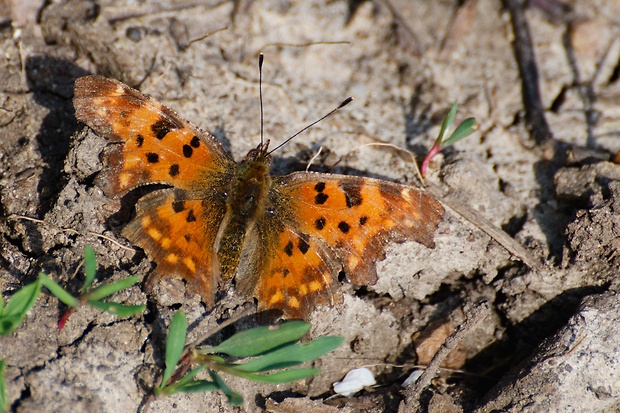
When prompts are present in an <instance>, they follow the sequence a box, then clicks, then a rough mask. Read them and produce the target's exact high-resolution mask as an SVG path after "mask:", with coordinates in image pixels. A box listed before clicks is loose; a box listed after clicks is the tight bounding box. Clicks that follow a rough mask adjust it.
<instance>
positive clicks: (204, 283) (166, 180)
mask: <svg viewBox="0 0 620 413" xmlns="http://www.w3.org/2000/svg"><path fill="white" fill-rule="evenodd" d="M74 106H75V108H76V117H77V119H78V120H80V121H82V122H84V123H85V124H87V125H88V126H89V127H91V128H92V129H93V130H94V131H95V132H97V133H98V134H99V135H101V136H104V137H106V138H107V139H108V140H109V141H110V142H112V144H111V145H109V147H108V148H107V149H106V150H105V152H104V156H103V160H104V169H103V170H102V172H101V173H100V174H99V176H98V177H97V180H96V182H97V184H98V185H99V186H100V187H101V188H102V189H103V190H104V192H105V193H106V194H107V195H109V196H112V197H119V196H123V195H124V194H126V193H127V192H129V191H130V190H132V189H134V188H136V187H138V186H141V185H147V184H154V183H158V184H165V185H167V186H169V188H165V189H161V190H157V191H154V192H152V193H150V194H148V195H146V196H144V197H142V198H141V199H140V200H139V202H138V204H137V205H136V217H135V218H134V219H133V220H132V221H131V222H130V223H129V224H128V225H127V226H126V227H125V228H124V230H123V235H124V236H125V237H126V238H127V239H129V240H130V241H131V242H132V243H134V244H136V245H138V246H140V247H141V248H143V249H144V251H145V252H146V254H147V255H148V257H149V258H150V259H151V260H152V261H154V262H156V263H157V267H156V268H155V270H154V272H153V274H152V275H151V277H150V281H149V282H150V283H152V282H154V281H156V280H158V279H160V278H164V277H170V276H175V275H176V276H181V277H182V278H184V279H185V280H187V281H188V282H189V283H190V285H192V286H193V287H195V288H196V289H197V291H198V292H200V293H201V295H202V297H203V299H204V301H205V302H206V303H207V305H209V306H212V305H213V304H214V297H215V294H216V292H217V289H218V286H219V284H220V282H221V281H225V282H226V281H228V280H230V279H232V278H235V282H236V286H237V289H238V290H239V291H240V292H241V293H243V294H245V295H246V296H248V297H251V296H253V297H255V298H257V300H258V304H259V307H260V308H263V309H281V310H283V312H284V314H285V316H287V317H292V318H305V317H307V316H308V314H309V312H310V311H311V310H312V309H313V308H314V307H316V306H317V305H319V304H325V303H328V304H333V303H335V302H337V301H338V300H339V297H340V295H339V293H338V288H337V286H336V284H337V278H338V275H339V274H340V273H341V272H344V273H345V275H346V276H347V277H348V278H349V280H350V281H351V282H353V283H354V284H357V285H370V284H373V283H374V282H375V281H376V269H375V266H376V263H377V261H379V260H381V259H383V258H384V255H385V248H386V246H387V245H388V244H389V243H390V242H402V241H406V240H413V241H417V242H419V243H422V244H424V245H426V246H428V247H433V246H434V243H433V234H434V232H435V230H436V228H437V226H438V224H439V221H440V220H441V218H442V217H443V208H442V207H441V205H440V204H439V203H438V202H437V201H436V200H435V199H434V198H432V197H430V196H429V195H427V194H426V193H424V192H423V191H422V190H419V189H417V188H413V187H410V186H405V185H400V184H396V183H392V182H388V181H383V180H378V179H371V178H361V177H355V176H345V175H335V174H322V173H312V172H295V173H292V174H290V175H287V176H272V175H270V174H269V166H270V163H271V157H270V155H269V152H268V151H267V145H268V143H266V144H260V145H259V146H258V147H257V148H256V149H253V150H251V151H250V152H249V153H248V155H247V156H246V158H245V159H244V160H243V161H241V162H240V163H236V162H235V161H234V160H233V159H232V158H231V157H230V156H229V155H228V154H227V153H226V151H225V150H224V148H223V147H222V145H221V144H220V143H219V142H218V141H217V140H216V139H215V138H214V137H213V136H211V135H209V134H208V133H205V132H203V131H201V130H199V129H198V128H196V127H195V126H194V125H192V124H191V123H189V122H187V121H185V120H183V119H181V118H180V117H179V116H177V115H176V114H175V113H174V112H173V111H172V110H170V109H168V108H166V107H165V106H163V105H161V104H159V103H157V102H155V101H154V100H152V99H151V98H149V97H147V96H145V95H143V94H141V93H140V92H138V91H137V90H134V89H132V88H130V87H129V86H127V85H124V84H123V83H121V82H118V81H115V80H112V79H107V78H104V77H101V76H86V77H82V78H80V79H78V80H77V81H76V85H75V96H74Z"/></svg>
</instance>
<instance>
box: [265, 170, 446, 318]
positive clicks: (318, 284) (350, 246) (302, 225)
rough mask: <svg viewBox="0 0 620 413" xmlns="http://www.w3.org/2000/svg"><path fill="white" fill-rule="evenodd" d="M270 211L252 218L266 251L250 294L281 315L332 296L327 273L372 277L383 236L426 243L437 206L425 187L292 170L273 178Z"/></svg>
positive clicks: (364, 281) (363, 281)
mask: <svg viewBox="0 0 620 413" xmlns="http://www.w3.org/2000/svg"><path fill="white" fill-rule="evenodd" d="M270 202H271V206H270V208H268V210H269V211H271V213H269V214H266V215H265V216H264V217H263V219H262V220H261V221H259V223H258V228H260V229H261V231H262V235H261V236H262V239H263V241H262V244H263V245H266V246H267V248H268V249H269V250H270V251H273V253H272V254H270V255H269V254H267V252H266V251H263V253H264V254H266V257H267V259H265V261H264V262H263V263H262V265H261V268H259V271H258V274H259V276H258V278H257V283H256V285H255V287H254V288H255V295H256V296H257V298H258V300H259V304H260V305H261V307H263V308H279V309H282V310H284V311H285V313H286V314H287V315H288V316H293V317H294V316H299V315H302V316H303V315H304V314H307V313H308V312H309V311H311V310H312V309H313V308H314V306H316V305H317V304H321V303H323V302H326V301H333V300H337V299H338V297H336V296H335V295H334V292H335V286H334V280H335V279H336V277H337V275H338V273H339V272H340V271H342V270H344V272H345V274H346V275H347V277H348V278H349V279H350V280H351V282H353V283H354V284H357V285H372V284H374V283H375V282H376V279H377V275H376V262H377V261H379V260H381V259H383V258H384V257H385V248H386V246H387V244H388V243H389V242H402V241H405V240H413V241H417V242H419V243H421V244H423V245H425V246H427V247H430V248H433V247H434V242H433V236H434V232H435V230H436V229H437V226H438V225H439V222H440V221H441V219H442V217H443V213H444V209H443V208H442V206H441V205H440V204H439V202H438V201H437V200H435V199H434V198H432V197H431V196H429V195H427V194H426V193H425V192H424V191H422V190H420V189H417V188H414V187H410V186H406V185H400V184H396V183H392V182H387V181H383V180H378V179H370V178H361V177H353V176H344V175H331V174H318V173H303V172H300V173H294V174H291V175H288V176H286V177H277V178H274V182H273V185H272V190H271V194H270Z"/></svg>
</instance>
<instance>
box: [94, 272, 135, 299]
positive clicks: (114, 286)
mask: <svg viewBox="0 0 620 413" xmlns="http://www.w3.org/2000/svg"><path fill="white" fill-rule="evenodd" d="M139 280H140V278H139V277H138V276H136V275H134V276H133V277H127V278H124V279H122V280H118V281H116V282H113V283H111V284H101V285H100V286H99V287H97V288H95V289H93V290H92V291H90V292H89V293H88V294H86V295H85V298H86V299H87V300H88V301H99V300H101V299H103V298H105V297H109V296H110V295H112V294H114V293H117V292H118V291H121V290H124V289H126V288H129V287H131V286H132V285H134V284H136V283H137V282H138V281H139Z"/></svg>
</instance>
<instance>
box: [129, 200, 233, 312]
mask: <svg viewBox="0 0 620 413" xmlns="http://www.w3.org/2000/svg"><path fill="white" fill-rule="evenodd" d="M136 209H137V214H136V217H135V218H134V219H133V220H132V221H131V222H130V223H129V224H128V225H127V226H126V227H125V228H124V229H123V235H124V236H125V237H126V238H127V239H128V240H129V241H131V242H132V243H133V244H135V245H138V246H139V247H141V248H142V249H144V251H145V252H146V253H147V255H148V256H149V258H150V259H151V260H152V261H155V262H156V263H157V267H156V268H155V270H154V271H153V273H152V274H151V276H150V278H149V283H150V284H152V283H154V282H155V281H157V280H159V279H162V278H166V277H172V276H175V275H181V276H182V277H183V278H184V279H185V280H187V281H188V282H189V283H190V284H191V285H192V286H193V288H195V289H196V290H197V291H198V292H199V293H200V294H201V295H202V297H203V298H204V299H205V302H206V303H207V304H208V305H209V306H210V307H211V306H213V303H214V294H215V292H216V288H217V284H218V280H219V268H218V263H217V258H216V255H215V252H214V239H215V238H216V236H217V232H218V229H219V224H220V222H221V221H222V218H223V216H224V214H225V211H226V206H225V203H224V201H223V199H217V198H212V199H190V198H188V193H187V192H185V191H182V190H179V189H173V188H169V189H163V190H159V191H155V192H152V193H150V194H148V195H146V196H144V197H143V198H141V199H140V201H139V202H138V204H137V207H136Z"/></svg>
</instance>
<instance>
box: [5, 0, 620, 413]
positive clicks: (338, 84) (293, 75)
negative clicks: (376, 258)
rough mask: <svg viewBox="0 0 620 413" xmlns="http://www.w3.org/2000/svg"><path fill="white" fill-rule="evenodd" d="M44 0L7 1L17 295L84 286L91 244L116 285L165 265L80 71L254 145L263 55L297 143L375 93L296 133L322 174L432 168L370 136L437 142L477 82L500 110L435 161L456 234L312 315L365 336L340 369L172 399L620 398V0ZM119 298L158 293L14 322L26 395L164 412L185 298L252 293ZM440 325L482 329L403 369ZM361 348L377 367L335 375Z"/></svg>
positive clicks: (172, 287)
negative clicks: (416, 377) (27, 289)
mask: <svg viewBox="0 0 620 413" xmlns="http://www.w3.org/2000/svg"><path fill="white" fill-rule="evenodd" d="M40 3H41V2H40V1H39V2H38V1H28V2H19V1H13V2H12V1H7V0H5V1H3V2H0V42H1V47H0V50H1V51H2V53H1V54H0V84H1V85H2V87H1V88H0V182H1V185H0V217H1V219H0V280H1V284H0V287H1V289H2V293H3V297H4V299H5V300H6V299H7V298H8V297H10V296H11V294H12V293H13V292H14V291H15V290H16V289H17V288H19V287H20V286H22V285H24V284H25V283H28V282H30V281H32V280H33V279H34V278H35V277H36V276H37V274H38V273H39V272H40V271H41V270H43V271H46V272H47V273H48V274H51V275H52V276H53V277H54V278H55V279H57V280H58V281H59V282H61V283H63V284H64V285H66V286H67V287H68V288H69V289H73V290H74V291H75V290H77V289H78V288H79V285H80V282H81V274H78V275H77V276H76V275H74V274H75V273H76V269H78V267H79V265H80V260H81V257H82V251H83V248H84V246H85V245H92V246H93V247H94V249H95V251H96V253H97V258H98V264H99V273H98V280H99V281H102V280H110V279H111V280H115V279H121V278H125V277H127V276H129V275H134V274H137V275H139V276H140V277H146V276H147V274H148V273H149V271H150V270H151V268H152V263H151V262H150V261H149V260H148V259H147V258H146V257H145V255H144V253H143V252H142V251H141V250H138V249H133V248H131V245H130V244H129V243H128V242H127V240H125V239H124V238H123V237H122V236H121V235H120V229H121V228H122V227H123V225H124V224H126V223H127V222H128V220H129V219H130V217H131V213H132V211H133V205H134V204H135V201H136V199H135V198H133V199H123V200H113V199H109V198H106V197H105V196H104V195H103V193H102V191H101V190H100V189H99V188H98V187H97V186H95V185H94V177H95V176H96V174H97V172H98V171H99V170H100V169H101V167H102V165H101V161H100V157H99V156H100V154H101V152H102V150H103V148H104V147H105V145H106V142H105V140H103V139H102V138H100V137H98V136H96V135H95V134H93V133H92V132H91V131H88V130H86V129H84V128H83V125H81V124H79V123H78V122H77V121H76V119H75V115H74V110H73V107H72V103H71V97H72V95H73V83H74V81H75V79H76V78H78V77H80V76H83V75H86V74H89V73H98V74H103V75H106V76H110V77H114V78H117V79H120V80H122V81H124V82H126V83H128V84H130V85H132V86H134V87H137V88H139V89H140V90H142V91H144V92H146V93H148V94H150V95H151V96H153V97H154V98H155V99H156V100H158V101H160V102H162V103H164V104H166V105H167V106H169V107H171V108H173V109H174V110H175V111H177V112H178V113H179V114H181V115H182V116H183V117H184V118H186V119H189V120H191V121H192V122H193V123H195V124H197V125H198V126H200V127H201V128H202V129H205V130H208V131H211V132H212V133H213V134H214V135H215V136H216V137H217V138H218V139H220V140H221V141H222V142H223V143H224V145H225V147H226V148H227V150H229V151H230V153H231V154H232V155H233V156H234V157H235V159H237V160H238V159H240V158H242V157H243V156H244V155H245V154H246V153H247V151H248V150H249V149H251V148H253V147H255V146H256V145H257V143H258V141H259V125H260V123H259V114H260V106H259V104H258V70H257V56H258V54H259V53H261V52H262V53H264V55H265V64H264V86H263V94H264V109H265V135H266V136H267V137H268V138H269V139H271V140H272V142H281V141H282V140H283V139H285V138H286V137H288V136H290V135H291V134H292V133H294V132H296V131H297V130H299V129H300V128H301V127H303V126H305V125H306V124H307V123H308V122H310V121H312V120H315V119H317V118H319V117H320V116H322V115H323V114H325V113H326V112H327V111H329V110H330V109H332V108H333V107H335V106H337V105H338V104H339V103H340V102H341V101H342V100H343V99H344V98H345V97H347V96H353V97H354V99H355V100H354V101H353V103H352V104H350V105H349V106H347V107H346V108H345V109H344V110H342V111H340V112H339V113H338V114H337V115H335V116H333V117H331V118H329V119H327V120H325V121H323V122H321V123H320V124H318V125H317V126H315V127H314V128H312V129H311V130H309V131H308V132H306V133H304V134H303V135H301V136H300V137H298V138H297V139H296V140H295V141H293V142H292V143H290V144H289V145H287V146H285V147H283V148H282V149H281V150H279V151H278V152H277V154H276V159H275V163H274V166H273V169H274V173H278V174H286V173H290V172H293V171H296V170H303V169H304V168H305V167H306V165H307V164H308V162H309V161H310V159H311V158H313V156H314V155H315V154H316V153H317V152H318V151H319V148H322V149H321V152H320V154H319V156H318V157H316V159H314V160H313V164H312V166H311V169H312V170H318V171H331V172H337V173H346V174H355V175H361V176H373V177H380V178H383V179H388V180H393V181H397V182H401V183H408V184H415V183H416V179H415V174H414V173H413V172H412V171H413V167H412V163H411V159H410V158H409V157H408V156H407V155H406V154H404V152H402V151H397V150H395V149H393V148H385V147H377V146H368V145H366V144H370V143H390V144H392V145H395V146H397V147H400V148H404V149H406V150H409V151H412V152H414V153H416V154H417V156H418V159H421V157H422V156H423V155H424V154H425V153H426V151H428V150H429V148H430V147H431V146H432V142H433V140H434V138H435V137H436V136H437V133H438V131H439V127H440V124H441V120H442V118H443V116H444V115H445V114H446V113H447V110H448V109H449V107H450V105H451V104H452V103H453V102H455V101H456V102H458V103H459V105H460V106H459V112H458V116H457V121H460V120H463V119H465V118H466V117H471V116H473V117H475V118H476V119H477V121H478V122H479V124H480V131H479V132H477V133H476V134H475V135H473V136H471V137H469V138H468V139H466V140H464V141H461V142H459V143H457V144H456V145H455V146H454V147H450V148H447V149H446V150H445V151H444V153H443V154H441V155H440V156H438V157H437V158H436V159H435V160H434V161H433V163H432V165H431V173H430V176H429V178H428V181H429V183H430V184H431V185H432V188H434V189H433V191H434V192H433V193H434V194H435V195H436V196H437V197H439V199H440V200H441V201H442V202H443V203H444V205H445V206H446V210H447V212H446V216H445V218H444V220H443V222H442V223H441V224H440V227H439V229H438V231H437V233H436V236H435V243H436V248H435V249H427V248H425V247H424V246H421V245H419V244H416V243H412V242H409V243H404V244H395V245H390V246H389V248H388V249H387V254H386V259H385V260H384V261H381V262H380V263H379V264H378V273H379V281H378V282H377V284H376V285H374V286H370V287H363V288H356V287H354V286H351V285H349V284H347V283H346V282H345V283H344V284H343V287H342V288H343V291H344V300H343V303H342V304H340V305H338V306H336V307H320V308H319V309H318V310H316V311H315V312H314V313H313V314H312V316H311V318H310V321H311V322H312V330H311V334H310V336H311V337H317V336H320V335H341V336H344V337H345V344H344V345H342V346H341V347H340V348H338V349H337V350H336V351H334V352H333V353H330V354H329V355H327V356H325V357H323V358H321V359H320V360H318V361H317V362H315V363H314V365H315V366H316V367H318V368H320V369H321V370H322V373H321V374H320V375H318V376H317V377H316V378H314V379H312V380H308V381H303V382H297V383H293V384H287V385H277V386H273V385H265V384H255V383H251V382H247V381H244V380H240V379H235V378H230V377H227V376H226V377H225V379H226V380H227V383H228V384H229V385H230V386H231V387H232V388H233V389H234V390H236V391H238V392H239V393H241V394H242V395H243V396H244V399H245V402H244V404H243V406H242V407H241V408H233V407H230V406H228V405H227V404H226V400H225V397H223V395H222V394H220V393H200V394H189V395H178V396H174V397H170V398H163V399H158V400H156V401H154V402H152V403H151V404H150V405H149V406H148V411H149V412H170V411H179V412H181V411H207V412H210V411H221V412H229V411H248V412H257V411H269V412H295V411H302V409H304V410H306V411H313V412H314V411H317V412H336V411H342V412H357V411H367V412H410V411H429V412H461V411H465V412H471V411H476V412H490V411H507V412H515V411H531V412H541V411H557V412H566V411H576V412H594V411H606V412H609V411H620V329H618V327H617V326H618V325H619V322H620V300H619V299H618V291H619V288H618V282H617V274H618V267H619V264H620V256H619V255H618V250H619V246H620V237H619V234H620V215H619V212H620V166H618V165H617V163H614V157H616V154H617V153H618V152H619V151H620V139H618V138H619V137H620V136H619V134H620V110H619V106H618V104H617V102H618V100H619V99H620V40H619V38H618V32H619V29H620V21H619V20H618V16H620V3H619V2H617V1H616V0H572V1H571V0H565V1H564V2H560V1H559V0H536V1H534V0H532V1H530V2H529V4H528V6H529V7H528V8H527V9H526V10H525V12H524V13H520V12H519V10H514V9H512V8H511V5H512V4H513V3H518V2H516V1H512V0H507V1H506V2H505V4H504V3H502V2H500V1H493V0H469V1H447V0H444V1H433V2H430V1H412V0H391V1H390V2H387V1H380V0H376V1H359V0H358V1H356V0H350V1H349V2H346V1H314V0H313V1H297V2H296V1H287V0H271V1H269V0H267V1H250V0H239V1H215V0H214V1H201V2H177V1H158V2H155V1H144V2H133V1H118V0H106V1H103V0H102V1H97V2H94V1H80V0H70V1H52V2H45V3H46V5H45V6H44V7H43V8H41V4H40ZM528 28H529V30H527V29H528ZM524 30H525V31H524ZM524 33H525V34H524ZM528 33H529V40H531V43H530V42H529V41H528V36H527V34H528ZM530 46H533V48H532V47H530ZM528 52H529V53H530V57H529V60H528ZM531 53H533V54H531ZM341 158H343V160H342V162H339V163H338V164H337V165H335V164H336V162H337V161H338V160H339V159H341ZM616 159H617V158H616ZM471 210H474V212H472V211H471ZM119 211H120V212H119ZM33 219H34V220H33ZM472 221H473V222H472ZM485 224H490V225H487V226H485ZM485 228H495V230H496V232H495V233H494V232H493V231H486V232H485V231H483V229H485ZM489 232H490V233H491V234H492V236H491V235H489ZM493 234H495V235H493ZM497 234H500V235H497ZM501 234H504V237H506V235H507V238H508V240H507V241H502V238H501ZM510 242H512V243H513V244H512V245H513V246H512V247H511V246H510V245H511V244H510ZM519 248H521V250H520V249H519ZM115 299H116V300H117V301H121V302H124V303H128V304H137V303H145V302H146V303H148V304H147V311H146V312H145V313H144V314H143V315H142V316H140V317H133V318H129V319H117V318H115V317H113V316H110V315H107V314H102V313H100V312H99V311H96V310H94V309H90V308H81V309H79V311H77V312H76V313H75V314H73V315H72V317H71V318H70V319H69V323H68V325H67V327H66V328H65V329H64V330H62V331H60V332H59V331H57V329H56V327H55V326H56V323H57V321H58V319H59V317H60V315H61V314H62V313H63V312H64V311H65V307H64V306H63V305H61V304H59V302H58V300H57V299H55V298H54V297H52V296H49V295H47V294H44V295H43V296H42V297H41V298H40V299H39V301H38V302H37V304H36V305H35V307H34V308H33V309H32V311H31V312H30V314H29V316H28V317H27V319H26V320H25V322H24V324H23V325H22V326H21V328H19V329H18V330H17V331H16V332H15V333H14V334H13V335H11V336H7V337H1V338H0V358H1V359H4V360H6V362H7V364H8V368H7V388H8V395H9V399H10V403H11V410H12V411H16V412H35V411H36V412H43V411H45V412H55V411H66V410H67V409H69V408H70V409H71V411H76V412H81V411H84V412H86V411H87V412H119V411H123V412H135V411H141V409H142V407H141V403H142V402H143V400H144V398H145V397H146V395H147V394H148V389H149V388H151V387H152V386H153V385H155V384H157V383H158V382H157V380H158V379H159V377H160V374H161V373H160V372H161V368H162V366H163V364H164V361H163V345H164V337H165V332H166V329H167V326H168V323H169V321H170V318H171V316H172V315H173V314H174V312H175V311H177V310H178V309H182V310H184V311H185V312H186V314H187V315H188V321H189V325H190V338H191V337H198V336H200V335H201V334H203V333H204V332H205V331H208V330H209V329H211V328H213V327H215V326H216V325H218V324H220V323H222V322H223V321H225V320H227V319H228V318H230V317H231V316H233V315H234V314H236V313H238V312H239V311H240V310H241V309H242V307H243V305H244V304H245V303H244V300H243V299H242V298H240V297H239V296H238V295H236V294H235V293H234V290H233V289H231V290H230V291H223V292H222V294H221V296H220V300H219V301H218V303H217V305H216V307H215V308H214V309H213V310H210V311H207V310H206V309H205V306H204V304H203V303H201V301H200V298H199V297H198V296H197V295H196V294H194V293H193V292H192V291H186V290H185V285H184V284H183V282H182V281H180V280H170V281H167V282H162V283H161V284H159V285H158V286H157V288H156V290H155V292H154V293H153V294H150V295H147V294H146V293H145V292H143V290H142V289H141V288H140V287H139V286H136V287H134V288H132V289H130V290H128V291H126V292H123V293H121V294H118V296H116V297H115ZM476 309H478V311H477V310H476ZM467 320H468V321H467ZM255 323H256V320H255V319H254V318H253V317H250V318H248V319H245V320H242V322H240V323H237V324H235V325H233V326H232V327H229V328H227V329H225V330H224V331H223V333H222V334H220V335H218V337H215V338H214V339H215V340H218V339H222V338H223V337H227V336H230V335H231V334H232V333H234V332H235V331H236V330H239V329H244V328H247V327H248V326H249V325H254V324H255ZM437 326H439V327H437ZM459 326H460V327H462V328H461V329H459V328H457V327H459ZM435 329H437V330H436V331H438V333H437V334H436V337H438V338H437V340H438V341H439V343H441V342H443V340H444V339H445V338H446V336H447V335H449V334H450V333H452V332H455V331H456V333H457V334H459V335H458V336H457V340H456V342H455V344H454V346H455V347H456V348H455V350H454V351H453V353H452V354H451V356H450V357H449V363H448V364H447V365H448V366H450V367H451V368H449V369H440V370H439V374H440V375H439V377H436V378H434V379H433V380H432V381H431V383H430V384H429V385H428V386H422V387H421V388H420V386H417V387H416V386H415V385H410V386H407V387H405V386H403V382H404V381H405V379H406V378H407V377H408V376H409V375H410V374H411V373H412V372H413V371H414V370H416V366H417V365H423V366H425V365H427V364H428V362H429V359H430V356H432V352H431V354H426V353H425V351H424V350H423V349H424V348H425V346H424V345H422V344H420V340H416V337H417V333H419V332H422V333H424V334H426V335H428V334H429V333H430V332H432V331H435ZM355 367H368V368H370V369H371V370H372V372H373V373H374V374H375V376H376V379H377V385H376V386H374V387H372V388H368V389H366V390H363V391H362V392H360V393H358V394H357V395H355V396H354V397H351V398H344V397H341V396H338V397H331V396H333V395H334V393H333V390H332V383H334V382H335V381H338V380H341V379H342V378H343V377H344V375H345V374H346V372H347V371H349V370H350V369H352V368H355Z"/></svg>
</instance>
